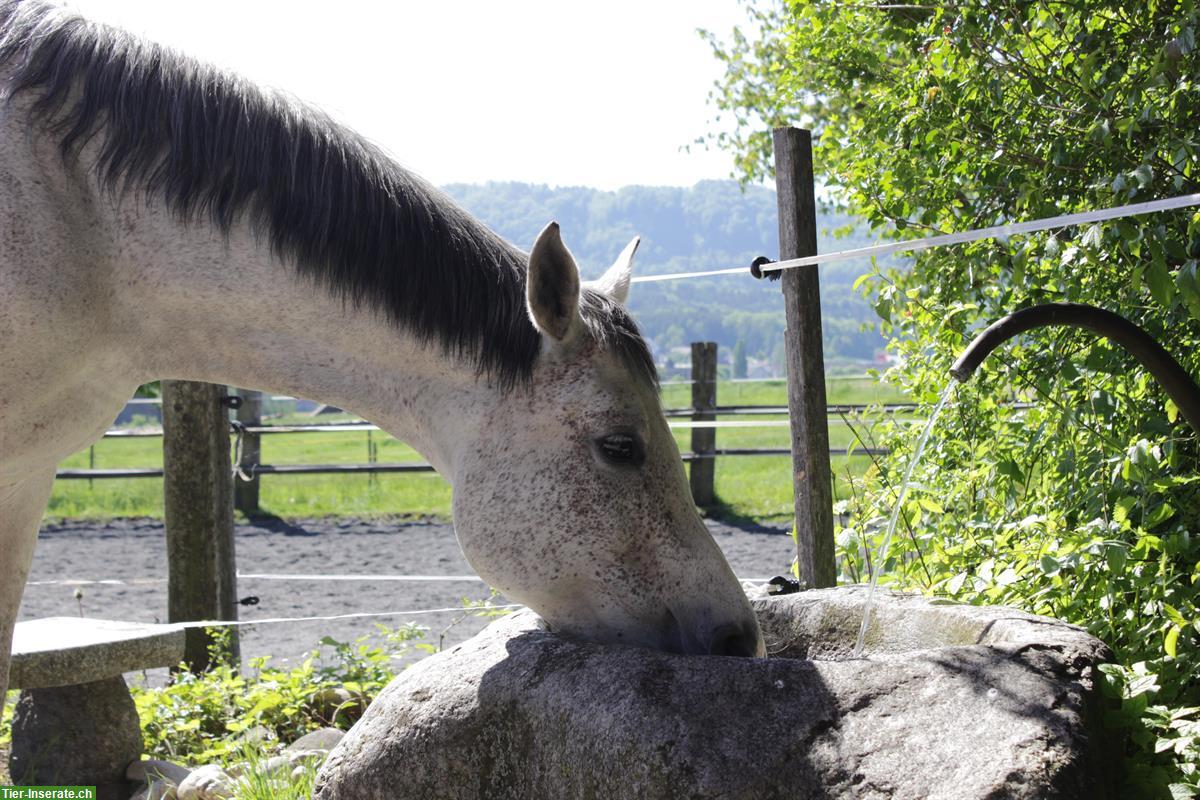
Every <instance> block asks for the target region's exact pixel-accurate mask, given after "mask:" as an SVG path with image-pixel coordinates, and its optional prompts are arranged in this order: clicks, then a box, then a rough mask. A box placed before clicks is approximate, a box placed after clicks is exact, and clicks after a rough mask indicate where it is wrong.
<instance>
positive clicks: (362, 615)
mask: <svg viewBox="0 0 1200 800" xmlns="http://www.w3.org/2000/svg"><path fill="white" fill-rule="evenodd" d="M514 608H523V606H521V605H520V604H519V603H508V604H506V605H502V606H478V607H475V608H472V607H468V606H450V607H448V608H422V609H416V610H412V611H355V612H352V613H349V614H327V615H324V616H315V617H267V618H265V619H202V620H197V621H195V622H171V623H167V624H168V625H169V626H170V627H172V628H243V627H246V626H247V625H275V624H279V623H284V622H331V621H334V620H339V619H366V618H368V617H415V616H421V615H423V614H452V613H456V612H457V613H467V614H469V613H471V612H474V611H505V610H511V609H514Z"/></svg>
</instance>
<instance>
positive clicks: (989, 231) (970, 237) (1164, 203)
mask: <svg viewBox="0 0 1200 800" xmlns="http://www.w3.org/2000/svg"><path fill="white" fill-rule="evenodd" d="M1189 206H1200V194H1185V195H1180V196H1179V197H1168V198H1166V199H1165V200H1151V201H1149V202H1147V203H1131V204H1129V205H1126V206H1117V207H1116V208H1101V209H1096V210H1095V211H1080V212H1078V213H1075V214H1061V215H1059V216H1057V217H1045V218H1043V219H1035V220H1029V221H1028V222H1010V223H1006V224H1004V225H993V226H992V227H990V228H976V229H975V230H971V231H962V232H961V233H943V234H939V235H937V236H929V237H926V238H924V239H908V240H905V241H903V242H888V243H886V244H876V245H871V246H870V247H858V248H855V249H853V250H841V251H838V252H836V253H826V254H824V255H815V256H804V257H803V258H791V259H788V260H786V261H776V262H773V263H770V264H764V265H763V266H762V270H763V272H775V271H776V270H783V269H795V268H796V267H807V266H811V265H813V264H832V263H834V262H835V261H849V260H851V259H855V258H870V257H872V256H886V255H891V254H892V253H900V252H911V253H915V252H917V251H919V250H928V249H930V248H931V247H943V246H945V245H951V244H963V243H965V242H975V241H978V240H980V239H995V238H999V237H1004V236H1016V235H1019V234H1022V233H1036V232H1037V231H1044V230H1049V229H1050V228H1065V227H1068V226H1071V225H1083V224H1086V223H1089V222H1103V221H1104V220H1108V219H1121V218H1122V217H1133V216H1137V215H1139V214H1152V213H1154V212H1155V211H1169V210H1171V209H1175V208H1187V207H1189ZM749 271H750V268H749V266H742V267H728V268H725V269H713V270H705V271H702V272H677V273H674V274H669V275H642V276H640V277H638V276H635V277H634V278H633V282H634V283H651V282H653V281H673V280H678V279H680V278H707V277H711V276H713V275H738V274H742V275H745V274H747V273H749Z"/></svg>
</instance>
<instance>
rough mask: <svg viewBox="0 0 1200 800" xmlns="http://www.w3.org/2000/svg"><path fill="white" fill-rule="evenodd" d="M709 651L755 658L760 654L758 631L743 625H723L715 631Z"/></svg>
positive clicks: (713, 653) (719, 654) (714, 653)
mask: <svg viewBox="0 0 1200 800" xmlns="http://www.w3.org/2000/svg"><path fill="white" fill-rule="evenodd" d="M708 653H709V655H713V656H740V657H742V658H753V657H754V656H756V655H758V632H757V631H754V630H747V629H746V628H744V627H742V626H741V625H722V626H721V627H719V628H717V629H716V630H715V631H713V635H712V638H711V639H710V640H709V644H708Z"/></svg>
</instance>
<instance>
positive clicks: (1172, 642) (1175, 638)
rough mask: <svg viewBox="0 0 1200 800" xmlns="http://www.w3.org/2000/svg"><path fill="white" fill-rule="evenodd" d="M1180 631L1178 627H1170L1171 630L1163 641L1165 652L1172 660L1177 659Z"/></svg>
mask: <svg viewBox="0 0 1200 800" xmlns="http://www.w3.org/2000/svg"><path fill="white" fill-rule="evenodd" d="M1180 630H1181V629H1180V627H1179V626H1178V625H1172V626H1171V627H1170V629H1169V630H1168V631H1167V635H1166V637H1165V638H1164V639H1163V650H1164V651H1165V652H1166V654H1167V655H1169V656H1170V657H1171V658H1175V657H1176V655H1177V647H1178V646H1179V633H1180Z"/></svg>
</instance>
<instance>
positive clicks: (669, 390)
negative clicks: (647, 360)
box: [46, 378, 903, 520]
mask: <svg viewBox="0 0 1200 800" xmlns="http://www.w3.org/2000/svg"><path fill="white" fill-rule="evenodd" d="M690 391H691V390H690V386H689V385H687V384H666V385H664V387H663V405H664V407H667V408H685V407H688V406H690V405H691V394H690ZM828 396H829V402H830V403H882V402H895V401H900V400H903V398H902V397H901V396H900V395H898V394H897V393H896V392H894V391H892V390H890V389H888V388H887V387H883V386H881V385H880V384H878V383H876V382H875V381H874V380H873V379H870V378H856V379H849V380H847V379H834V380H831V381H830V382H829V385H828ZM717 401H718V403H719V404H721V405H786V403H787V388H786V384H785V383H784V381H782V380H780V381H771V382H767V383H729V382H723V383H721V384H719V385H718V389H717ZM721 419H735V417H721ZM736 419H741V420H747V419H751V418H749V417H744V416H743V417H737V418H736ZM753 419H756V420H767V419H770V420H785V419H787V417H786V415H779V416H774V415H771V416H761V417H760V416H756V417H753ZM278 421H279V422H292V421H296V420H294V419H288V418H283V419H280V420H278ZM305 421H306V422H313V421H314V420H310V419H306V420H305ZM320 421H321V422H328V421H333V420H332V419H331V418H322V419H321V420H320ZM675 435H676V441H677V442H678V444H679V449H680V450H683V451H686V450H690V449H691V445H690V436H691V432H690V431H689V430H686V429H681V430H676V431H675ZM829 436H830V446H831V447H835V448H838V447H847V446H850V445H852V444H853V436H852V434H851V432H850V430H849V429H848V428H847V427H846V426H845V425H844V424H841V421H840V420H839V419H838V418H836V417H834V418H832V419H831V420H830V431H829ZM717 446H718V447H725V448H758V447H782V448H786V447H787V446H788V430H787V428H786V427H773V428H739V429H722V430H719V431H718V433H717ZM372 448H374V450H375V458H376V460H377V461H379V462H403V461H418V460H421V459H420V456H418V455H417V454H416V453H415V452H414V451H413V450H412V449H411V448H410V447H408V446H407V445H405V444H403V443H401V442H398V441H396V440H395V439H393V438H391V437H390V436H387V435H386V434H383V433H381V432H378V431H375V432H373V433H367V432H357V431H352V432H346V433H296V434H277V435H270V436H264V437H262V461H263V463H265V464H351V463H365V462H367V461H368V458H369V455H368V454H369V452H370V450H371V449H372ZM869 463H870V462H869V459H868V458H866V457H863V456H854V457H850V458H846V457H834V459H833V469H834V474H835V487H834V491H835V496H837V495H844V493H845V491H846V480H845V476H846V474H847V471H849V473H850V474H854V475H861V474H862V473H863V471H865V470H866V469H867V466H868V465H869ZM161 465H162V441H161V439H158V438H139V439H104V440H102V441H100V442H98V443H97V444H96V445H94V446H93V447H92V448H88V449H85V450H82V451H80V452H78V453H76V454H75V455H73V456H71V457H70V458H68V459H67V460H66V461H64V462H63V464H62V465H61V466H63V467H70V468H87V467H89V466H91V467H95V468H117V467H159V466H161ZM790 466H791V463H790V459H789V457H788V456H731V457H726V458H719V459H718V460H717V469H716V491H717V495H718V497H719V499H720V501H721V504H722V505H721V508H720V509H718V513H721V514H724V515H728V516H737V517H748V518H753V519H766V520H784V519H786V518H788V517H789V516H790V514H791V504H792V498H791V477H790V474H791V470H790ZM261 487H262V488H261V492H262V500H261V502H262V507H263V509H264V511H267V512H270V513H273V514H277V515H279V516H283V517H300V516H324V515H335V514H336V515H356V516H382V515H388V516H398V515H411V516H436V517H448V516H449V514H450V487H449V485H448V484H447V483H446V482H445V481H444V480H442V479H441V478H440V477H439V476H437V475H436V474H434V473H416V474H413V473H409V474H383V475H267V476H263V477H262V479H261ZM46 515H47V517H51V518H63V517H85V518H105V517H114V516H161V515H162V480H161V479H159V478H119V479H103V480H95V481H87V480H69V481H68V480H60V481H58V482H57V483H56V484H55V487H54V494H53V495H52V496H51V499H50V505H49V507H48V508H47V511H46Z"/></svg>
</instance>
